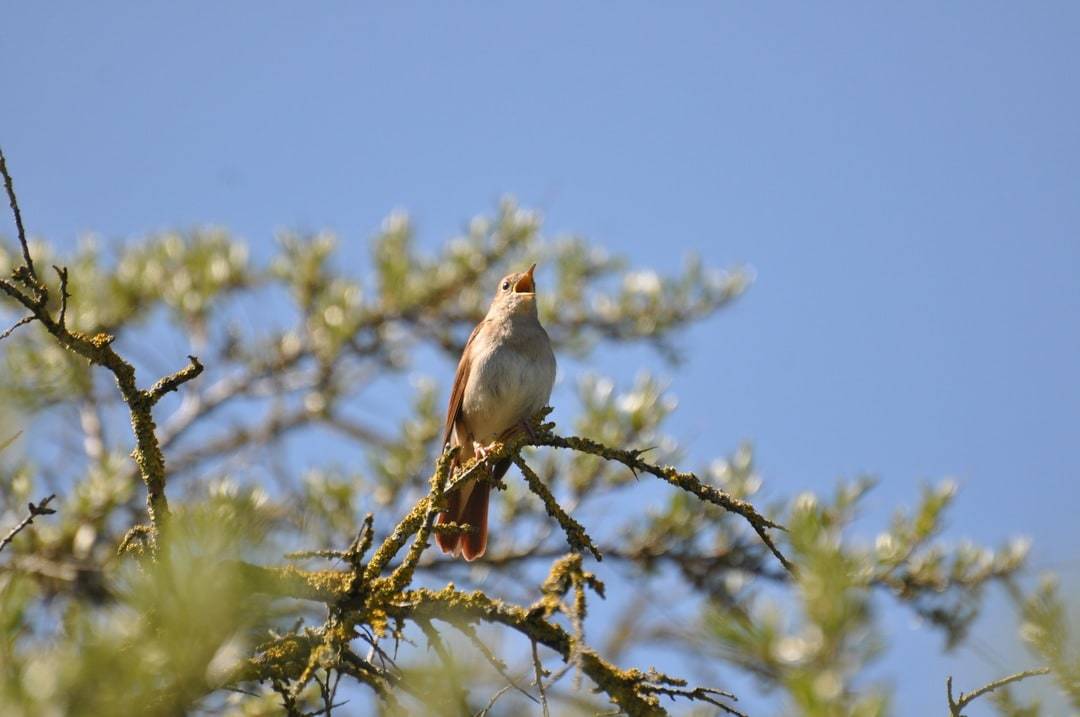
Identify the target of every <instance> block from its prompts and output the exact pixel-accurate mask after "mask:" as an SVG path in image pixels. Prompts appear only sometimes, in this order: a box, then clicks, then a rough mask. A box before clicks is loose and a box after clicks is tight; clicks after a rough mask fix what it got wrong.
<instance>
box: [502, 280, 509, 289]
mask: <svg viewBox="0 0 1080 717" xmlns="http://www.w3.org/2000/svg"><path fill="white" fill-rule="evenodd" d="M509 288H510V282H509V281H504V282H503V285H502V290H503V291H506V290H507V289H509Z"/></svg>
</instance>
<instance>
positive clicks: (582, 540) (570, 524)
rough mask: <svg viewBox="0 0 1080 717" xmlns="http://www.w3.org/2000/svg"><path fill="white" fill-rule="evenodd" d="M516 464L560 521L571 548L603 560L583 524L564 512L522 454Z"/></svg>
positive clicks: (550, 513)
mask: <svg viewBox="0 0 1080 717" xmlns="http://www.w3.org/2000/svg"><path fill="white" fill-rule="evenodd" d="M514 464H515V465H516V466H517V467H518V469H520V470H521V474H522V475H523V476H525V482H526V483H527V484H528V485H529V489H530V490H532V492H533V493H536V495H537V496H539V497H540V500H541V501H543V503H544V508H545V509H546V510H547V513H548V515H550V516H551V517H553V518H555V520H557V521H559V525H560V526H562V529H563V530H564V531H565V532H566V542H567V543H569V544H570V547H571V548H573V549H574V550H576V551H578V552H579V553H580V552H582V551H584V550H588V551H589V552H590V553H592V556H593V557H594V558H596V559H597V560H603V559H604V556H603V555H602V554H601V553H600V551H599V550H598V549H597V547H596V545H595V544H593V541H592V538H590V537H589V534H588V533H586V532H585V528H583V527H581V523H579V522H577V521H576V520H574V519H573V518H571V517H570V515H569V513H567V512H566V511H565V510H563V508H562V506H561V505H559V503H558V501H556V500H555V496H553V495H552V494H551V491H550V490H548V488H547V486H545V485H544V482H543V481H542V480H540V476H538V475H536V472H535V471H533V469H532V468H530V467H529V466H528V464H526V463H525V460H524V459H523V458H522V457H521V455H520V454H518V455H515V456H514Z"/></svg>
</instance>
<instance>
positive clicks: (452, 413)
mask: <svg viewBox="0 0 1080 717" xmlns="http://www.w3.org/2000/svg"><path fill="white" fill-rule="evenodd" d="M486 323H487V319H485V320H483V321H481V322H480V323H479V324H477V325H476V328H475V329H473V330H472V333H471V334H469V340H468V341H466V342H465V350H464V351H462V352H461V360H460V361H458V366H457V373H456V374H454V387H453V388H452V389H451V391H450V404H449V405H448V406H447V407H446V430H445V431H444V432H443V440H442V444H443V445H444V446H445V445H446V444H447V442H448V441H449V440H450V436H451V435H452V434H453V433H454V424H456V423H457V421H458V418H460V417H461V404H462V402H463V401H464V400H465V384H466V383H467V382H468V380H469V354H470V353H471V352H470V351H469V349H470V347H471V346H472V342H473V340H474V339H475V338H476V336H477V334H479V333H480V330H481V329H482V328H483V327H484V324H486Z"/></svg>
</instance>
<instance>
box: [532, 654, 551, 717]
mask: <svg viewBox="0 0 1080 717" xmlns="http://www.w3.org/2000/svg"><path fill="white" fill-rule="evenodd" d="M532 659H533V668H534V669H535V670H536V689H537V690H538V691H539V692H540V707H541V708H543V710H544V717H551V712H550V711H549V710H548V701H547V693H546V692H544V668H543V667H542V666H541V665H540V653H539V652H538V651H537V649H536V640H532Z"/></svg>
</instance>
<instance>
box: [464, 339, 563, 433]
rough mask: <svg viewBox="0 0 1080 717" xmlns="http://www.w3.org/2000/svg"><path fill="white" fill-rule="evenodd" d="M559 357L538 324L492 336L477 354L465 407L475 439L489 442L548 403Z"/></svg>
mask: <svg viewBox="0 0 1080 717" xmlns="http://www.w3.org/2000/svg"><path fill="white" fill-rule="evenodd" d="M554 383H555V357H554V355H553V354H552V352H551V346H550V344H549V342H548V340H547V334H546V333H544V330H543V329H542V328H540V326H539V325H538V324H537V325H536V328H535V329H534V330H532V331H529V332H526V333H524V334H523V335H517V336H513V337H512V339H509V338H508V339H507V340H502V341H495V342H492V343H491V344H490V345H489V346H488V347H487V348H486V349H484V350H481V351H478V352H477V353H476V354H475V355H474V356H473V363H472V366H471V367H470V372H469V382H468V383H467V384H466V386H465V395H464V396H463V402H462V412H463V413H464V419H465V422H466V424H467V425H468V427H469V431H470V433H472V437H473V440H475V441H479V442H481V443H490V442H491V441H493V440H495V439H496V438H498V436H499V434H501V433H502V432H503V431H505V430H507V429H508V428H510V427H512V426H514V425H516V424H518V423H520V422H522V421H524V420H526V419H528V418H531V417H532V416H533V415H535V414H536V413H537V412H538V411H539V410H540V409H541V408H543V407H544V406H545V405H547V402H548V399H549V398H550V397H551V388H552V386H553V385H554Z"/></svg>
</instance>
